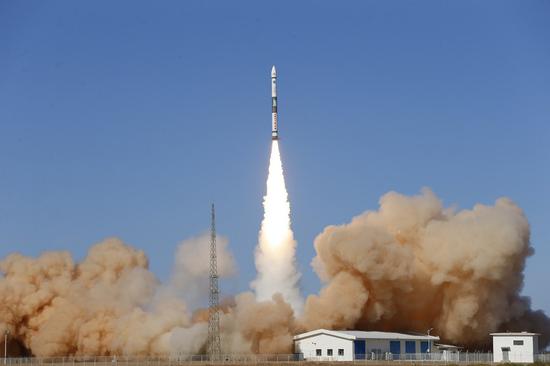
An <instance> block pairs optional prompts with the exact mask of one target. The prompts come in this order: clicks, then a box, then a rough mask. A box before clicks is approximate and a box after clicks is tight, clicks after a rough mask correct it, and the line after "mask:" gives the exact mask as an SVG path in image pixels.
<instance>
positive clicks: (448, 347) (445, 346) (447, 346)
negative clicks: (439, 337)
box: [435, 343, 463, 350]
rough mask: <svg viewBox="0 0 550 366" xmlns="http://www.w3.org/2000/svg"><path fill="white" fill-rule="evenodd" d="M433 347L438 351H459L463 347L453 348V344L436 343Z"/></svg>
mask: <svg viewBox="0 0 550 366" xmlns="http://www.w3.org/2000/svg"><path fill="white" fill-rule="evenodd" d="M435 346H436V347H437V349H440V350H460V349H462V348H463V347H459V346H455V345H454V344H443V343H436V344H435Z"/></svg>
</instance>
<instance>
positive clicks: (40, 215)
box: [0, 0, 550, 313]
mask: <svg viewBox="0 0 550 366" xmlns="http://www.w3.org/2000/svg"><path fill="white" fill-rule="evenodd" d="M549 19H550V2H549V1H543V0H534V1H503V0H498V1H467V0H466V1H465V0H460V1H440V0H434V1H377V2H374V1H345V2H344V1H338V2H337V1H333V2H328V1H327V2H322V1H271V2H267V1H231V2H229V1H218V2H213V1H162V2H161V1H150V2H141V1H110V0H109V1H99V0H94V1H86V2H84V1H72V0H67V1H41V0H35V1H8V0H4V1H0V257H3V256H5V255H7V254H8V253H11V252H13V251H20V252H23V253H25V254H29V255H37V254H39V253H40V252H42V251H45V250H50V249H64V250H70V251H71V252H73V253H74V255H75V256H76V257H77V258H82V257H83V256H84V255H85V253H86V250H87V248H88V247H89V246H90V245H91V244H93V243H95V242H98V241H100V240H101V239H103V238H105V237H108V236H119V237H121V238H122V239H123V240H125V241H126V242H128V243H130V244H132V245H134V246H137V247H139V248H142V249H143V250H145V252H146V253H147V254H148V255H149V258H150V261H151V269H152V270H153V271H154V272H155V273H156V274H157V275H158V276H159V278H161V279H165V278H167V276H168V274H169V271H170V267H171V263H172V258H173V253H174V248H175V246H176V245H177V244H178V243H179V242H180V241H181V240H183V239H185V238H188V237H190V236H193V235H197V234H200V233H202V232H204V231H205V230H207V229H208V226H209V209H210V206H209V205H210V202H212V201H214V202H215V203H216V204H217V209H218V228H219V232H220V233H221V234H223V235H226V236H227V237H228V238H229V240H230V246H231V248H232V250H233V251H234V253H235V254H236V257H237V261H238V264H239V268H240V269H239V270H240V273H239V276H238V277H236V278H235V279H233V280H232V281H229V282H227V283H224V288H223V289H222V291H224V292H226V293H230V292H235V291H239V290H243V289H246V288H247V287H248V284H249V282H250V281H251V280H252V279H253V277H254V264H253V250H254V247H255V245H256V243H257V234H258V229H259V225H260V221H261V218H262V206H261V200H262V196H263V194H264V190H265V179H266V175H267V164H268V154H269V147H270V143H271V141H270V118H271V115H270V110H271V100H270V79H269V76H270V69H271V65H272V64H275V65H276V66H277V70H278V74H279V84H278V85H279V89H278V92H279V112H280V115H279V117H280V129H281V136H282V141H281V151H282V157H283V162H284V166H285V171H286V179H287V186H288V190H289V194H290V199H291V205H292V216H293V227H294V231H295V235H296V238H297V240H298V245H299V246H298V258H299V264H300V269H301V270H302V271H303V273H304V277H303V287H304V292H305V293H311V292H316V291H317V290H318V288H319V286H320V283H319V280H318V279H317V277H316V275H315V274H314V273H313V272H312V270H311V269H310V266H309V262H310V260H311V259H312V257H313V256H314V250H313V245H312V243H313V239H314V238H315V236H316V235H317V234H318V233H320V232H321V230H322V229H323V228H324V227H325V226H326V225H328V224H340V223H344V222H347V221H349V220H350V219H351V217H352V216H354V215H357V214H359V213H361V212H363V211H364V210H366V209H376V208H377V206H378V199H379V197H380V196H381V195H382V194H384V193H386V192H387V191H389V190H397V191H399V192H402V193H405V194H414V193H416V192H418V191H419V190H420V188H421V187H423V186H428V187H431V188H432V189H433V190H434V191H435V193H436V194H438V195H439V196H440V197H441V198H442V199H443V200H444V202H445V204H446V205H456V206H458V207H461V208H471V207H472V205H473V204H475V203H477V202H481V203H486V204H493V203H494V200H495V199H496V198H497V197H500V196H508V197H510V198H512V199H513V200H514V201H516V202H517V203H518V204H519V205H520V206H521V207H522V208H523V209H524V210H525V212H526V214H527V216H528V218H529V220H530V223H531V224H532V245H533V247H534V248H535V252H536V253H535V255H534V256H532V257H531V258H530V259H529V260H528V265H527V270H526V284H525V289H524V294H526V295H529V296H531V297H532V299H533V304H534V306H535V308H542V309H544V310H545V311H546V312H547V313H550V292H549V291H548V278H550V265H549V263H550V246H549V241H550V225H549V220H548V219H549V215H548V210H549V209H550V195H549V187H550V169H549V162H550V159H549V158H550V144H549V142H548V141H549V138H550V128H549V127H548V126H549V123H550V41H549V40H550V21H549Z"/></svg>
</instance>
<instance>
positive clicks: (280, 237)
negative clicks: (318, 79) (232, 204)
mask: <svg viewBox="0 0 550 366" xmlns="http://www.w3.org/2000/svg"><path fill="white" fill-rule="evenodd" d="M295 254H296V241H295V240H294V234H293V232H292V229H291V227H290V203H289V202H288V193H287V191H286V186H285V179H284V175H283V164H282V162H281V154H280V152H279V141H277V140H274V141H273V144H272V147H271V158H270V161H269V175H268V177H267V192H266V195H265V197H264V219H263V221H262V225H261V229H260V235H259V243H258V247H257V249H256V269H257V270H258V277H257V278H256V280H255V281H254V282H253V283H252V287H253V288H254V289H255V291H256V297H257V299H258V300H260V301H263V300H269V299H271V298H272V297H273V295H274V294H276V293H280V294H281V295H282V296H283V298H284V299H285V300H286V301H287V302H289V303H290V304H291V306H292V308H293V309H294V311H295V312H296V313H298V314H300V313H301V312H302V306H303V300H302V297H301V295H300V291H299V286H298V282H299V279H300V274H299V273H298V271H297V270H296V256H295Z"/></svg>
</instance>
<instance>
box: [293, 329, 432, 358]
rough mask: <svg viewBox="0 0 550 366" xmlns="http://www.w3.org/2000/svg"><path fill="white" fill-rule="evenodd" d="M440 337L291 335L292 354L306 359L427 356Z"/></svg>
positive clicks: (330, 333) (344, 332)
mask: <svg viewBox="0 0 550 366" xmlns="http://www.w3.org/2000/svg"><path fill="white" fill-rule="evenodd" d="M438 340H439V337H434V336H428V335H412V334H402V333H391V332H363V331H356V330H339V331H334V330H326V329H317V330H313V331H311V332H307V333H302V334H298V335H296V336H294V352H295V353H298V354H301V355H302V356H303V358H304V359H306V360H316V361H320V360H327V361H329V360H330V361H353V360H362V359H379V360H384V359H386V360H391V359H400V358H406V357H407V355H411V358H412V357H413V356H412V355H414V357H416V356H417V355H419V354H422V353H429V352H431V350H432V348H433V342H435V341H438Z"/></svg>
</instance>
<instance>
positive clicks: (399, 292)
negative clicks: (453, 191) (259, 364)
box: [0, 189, 550, 356]
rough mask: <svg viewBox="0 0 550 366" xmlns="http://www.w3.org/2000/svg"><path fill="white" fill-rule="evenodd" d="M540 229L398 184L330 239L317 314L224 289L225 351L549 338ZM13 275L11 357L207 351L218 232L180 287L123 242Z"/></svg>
mask: <svg viewBox="0 0 550 366" xmlns="http://www.w3.org/2000/svg"><path fill="white" fill-rule="evenodd" d="M285 197H286V196H285ZM262 229H263V226H262ZM529 230H530V229H529V224H528V222H527V219H526V217H525V215H524V213H523V211H522V210H521V209H520V208H519V207H518V206H517V205H515V204H514V203H513V202H512V201H510V200H509V199H507V198H501V199H498V200H497V201H496V202H495V203H494V204H493V205H481V204H478V205H475V206H474V207H473V208H472V209H470V210H460V211H457V210H453V209H448V208H445V207H444V206H443V205H442V203H441V201H440V200H439V199H438V198H437V197H436V196H435V194H433V193H432V192H431V191H430V190H429V189H424V190H423V191H422V192H421V193H420V194H418V195H416V196H405V195H401V194H398V193H395V192H390V193H388V194H386V195H384V196H383V197H382V198H381V199H380V207H379V209H378V210H377V211H367V212H365V213H363V214H360V215H359V216H357V217H355V218H353V219H352V220H351V222H350V223H348V224H344V225H338V226H328V227H327V228H325V229H324V230H323V232H322V233H321V234H319V235H318V236H317V238H316V239H315V242H314V245H315V249H316V252H317V255H316V257H315V258H314V259H313V261H312V265H313V268H314V269H315V271H316V272H317V273H318V274H319V277H320V278H321V280H322V281H323V288H322V290H321V291H320V293H319V294H316V295H310V296H309V297H308V298H307V299H306V302H305V306H304V308H303V313H301V314H300V313H297V312H296V310H295V308H294V306H293V304H292V302H290V301H289V300H288V299H287V298H286V297H285V294H284V293H283V291H279V288H278V287H277V286H275V285H273V283H272V282H269V281H263V282H258V281H257V282H255V288H254V290H255V293H252V292H245V293H242V294H238V295H236V296H235V297H234V298H230V297H229V298H224V299H223V301H222V304H221V308H222V314H221V317H220V326H221V333H222V334H221V343H222V351H223V352H224V353H289V352H292V336H293V335H294V334H296V333H297V332H302V331H306V330H311V329H315V328H318V327H324V328H331V329H364V330H388V331H390V330H391V331H418V332H425V331H426V330H427V329H429V328H432V327H433V328H435V329H434V331H433V334H437V335H440V336H441V337H442V339H443V340H444V341H447V342H451V343H456V344H459V345H464V346H466V347H468V348H471V349H479V348H487V345H488V342H490V339H489V337H488V334H489V333H490V332H492V331H506V330H510V331H521V330H529V331H535V332H539V333H541V334H542V336H541V339H540V341H541V342H540V343H541V346H542V347H545V346H546V345H547V344H548V341H549V339H548V337H549V335H550V319H549V318H548V317H547V316H546V315H545V314H544V313H543V312H542V311H534V310H532V309H531V306H530V303H529V299H528V298H526V297H522V296H521V295H520V292H521V288H522V284H523V270H524V268H525V260H526V258H527V257H528V256H529V255H531V254H532V248H531V246H530V243H529V236H530V232H529ZM285 235H286V234H285ZM260 237H261V236H260ZM285 237H286V238H288V236H285ZM260 241H261V239H260ZM292 243H294V241H293V239H292ZM293 245H294V244H293ZM293 253H294V252H293V251H292V255H291V256H290V257H286V258H287V259H288V258H290V259H289V261H290V263H294V262H293V261H294V254H293ZM256 260H257V261H258V257H257V258H256ZM218 263H219V272H220V274H221V275H223V276H230V275H233V274H234V273H235V272H236V268H235V263H234V259H233V256H232V255H231V253H230V251H229V247H228V244H227V240H226V239H224V238H218ZM276 263H278V262H276ZM276 263H271V265H273V266H274V265H276ZM261 264H263V265H267V262H265V263H261ZM257 265H258V262H257ZM287 268H288V267H287ZM290 268H294V267H290ZM259 269H260V267H259ZM0 273H1V274H2V275H1V276H0V333H3V331H4V330H5V329H9V331H10V333H11V337H12V340H11V342H10V351H9V352H10V355H14V354H15V353H16V352H19V353H20V354H23V353H25V352H26V353H28V354H33V355H36V356H66V355H115V354H116V355H122V354H131V355H155V354H167V353H176V352H177V353H181V354H196V353H203V352H205V350H206V339H207V328H208V327H207V319H208V312H207V310H206V309H201V308H197V307H198V306H199V304H200V303H201V302H204V301H205V300H206V298H207V296H206V293H205V292H203V291H206V289H207V288H208V286H207V280H208V278H207V274H208V236H199V237H196V238H192V239H190V240H187V241H184V242H182V244H180V246H179V247H178V249H177V253H176V256H175V263H174V270H173V274H172V276H171V277H170V280H169V281H168V282H167V283H166V284H161V283H160V282H159V281H158V280H157V279H156V278H155V276H154V275H153V274H152V273H151V272H150V271H149V270H148V262H147V258H146V256H145V254H144V253H143V252H142V251H140V250H137V249H135V248H132V247H131V246H129V245H127V244H125V243H123V242H122V241H121V240H119V239H116V238H110V239H107V240H105V241H103V242H101V243H98V244H96V245H94V246H92V247H91V248H90V250H89V253H88V255H87V256H86V258H84V260H82V261H81V262H79V263H77V262H75V261H74V260H73V259H72V257H71V256H70V254H69V253H67V252H49V253H44V254H42V255H40V256H39V257H37V258H30V257H26V256H22V255H20V254H11V255H9V256H7V257H6V258H4V259H2V260H1V261H0ZM262 273H265V272H261V271H260V274H259V277H258V278H262V277H261V274H262ZM286 273H289V272H286ZM293 273H295V272H293ZM296 276H297V275H296ZM291 279H295V280H296V281H297V277H291ZM260 283H262V284H266V283H267V284H270V285H273V287H270V288H269V292H271V293H272V295H266V296H265V298H261V299H259V297H258V284H260ZM296 283H297V282H293V284H296ZM284 289H285V287H284V286H283V287H282V290H284ZM287 295H288V293H287ZM201 297H202V300H201Z"/></svg>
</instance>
